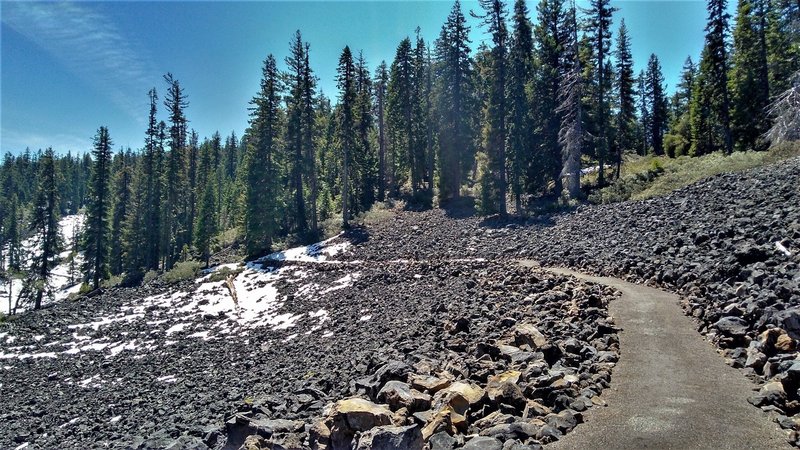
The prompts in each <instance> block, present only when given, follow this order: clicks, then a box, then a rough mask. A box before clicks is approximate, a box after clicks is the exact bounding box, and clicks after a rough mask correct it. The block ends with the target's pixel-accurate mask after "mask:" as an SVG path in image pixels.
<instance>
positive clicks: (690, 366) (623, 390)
mask: <svg viewBox="0 0 800 450" xmlns="http://www.w3.org/2000/svg"><path fill="white" fill-rule="evenodd" d="M528 263H530V262H528ZM553 272H555V273H559V274H568V275H574V276H577V277H579V278H581V279H584V280H586V281H591V282H596V283H601V284H605V285H608V286H611V287H613V288H615V289H617V290H619V291H620V292H622V297H620V298H619V299H618V300H617V301H615V302H612V303H611V305H610V308H609V311H610V313H611V315H612V317H614V318H615V320H616V322H617V324H618V325H620V326H621V327H622V328H623V330H622V331H621V332H620V333H619V336H620V355H621V358H620V362H619V364H618V365H617V367H616V369H615V370H614V379H613V382H612V384H611V387H610V388H609V389H608V390H606V391H604V393H603V398H604V399H605V400H606V401H607V402H608V405H609V407H608V408H603V409H595V410H593V411H591V412H590V413H588V414H587V415H586V422H587V424H586V425H585V426H583V427H582V428H581V430H580V432H579V433H574V434H570V435H567V436H565V437H564V438H563V439H561V440H559V441H558V442H556V443H553V444H552V446H550V447H551V448H553V449H573V448H574V449H578V448H614V449H641V448H731V449H733V448H736V449H741V448H761V449H773V448H789V446H788V445H787V443H786V438H785V437H784V434H785V432H784V431H781V430H780V428H779V427H778V426H777V424H775V423H770V420H769V419H768V417H767V415H766V414H765V413H763V412H761V411H759V410H757V409H755V408H753V407H752V406H751V405H750V404H748V403H747V397H748V395H750V392H751V390H752V389H753V387H754V385H753V384H752V383H751V382H749V381H747V380H746V379H745V378H744V377H742V376H741V374H740V373H739V372H737V371H736V370H734V369H732V368H731V367H728V366H727V365H725V363H724V361H723V359H722V358H721V357H720V356H719V355H718V354H717V353H716V352H715V351H714V349H713V348H712V347H711V346H710V345H708V343H707V342H705V341H703V339H701V338H700V336H699V335H698V334H697V332H696V331H695V330H694V327H693V324H692V321H691V320H690V319H689V318H688V317H686V316H685V315H683V314H682V312H681V309H680V307H679V306H678V297H677V296H676V295H674V294H669V293H666V292H663V291H660V290H657V289H653V288H649V287H646V286H642V285H637V284H632V283H628V282H625V281H622V280H619V279H616V278H608V277H593V276H587V275H583V274H580V273H577V272H574V271H570V270H564V269H553Z"/></svg>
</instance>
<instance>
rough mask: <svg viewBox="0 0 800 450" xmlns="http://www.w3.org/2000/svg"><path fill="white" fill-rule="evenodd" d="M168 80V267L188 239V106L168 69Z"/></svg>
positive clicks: (165, 223)
mask: <svg viewBox="0 0 800 450" xmlns="http://www.w3.org/2000/svg"><path fill="white" fill-rule="evenodd" d="M164 81H165V82H166V83H167V96H166V98H165V99H164V107H166V108H167V111H168V112H169V121H170V127H169V154H168V156H167V165H166V172H165V174H164V176H165V183H164V187H165V192H164V208H165V211H164V214H163V217H164V219H165V221H164V228H163V232H164V233H165V236H164V238H163V239H164V240H163V242H164V244H165V245H166V249H165V254H164V257H165V259H164V261H165V264H164V268H165V269H170V268H172V265H173V264H174V263H175V262H176V261H177V259H178V256H179V255H180V252H181V250H182V249H183V246H184V244H187V243H188V242H189V240H188V236H187V233H188V231H189V228H188V226H187V223H186V222H187V216H188V214H186V212H187V209H186V201H185V198H184V195H185V193H186V191H187V190H188V188H187V187H188V182H187V179H186V172H187V171H186V157H185V152H186V124H187V122H188V121H187V120H186V116H185V115H184V112H183V110H184V109H185V108H186V107H187V106H189V102H188V101H186V96H185V95H184V93H183V88H182V87H181V85H180V82H179V81H178V80H176V79H175V78H174V77H173V76H172V74H171V73H167V74H166V75H164Z"/></svg>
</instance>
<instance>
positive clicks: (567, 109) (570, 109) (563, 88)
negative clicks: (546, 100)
mask: <svg viewBox="0 0 800 450" xmlns="http://www.w3.org/2000/svg"><path fill="white" fill-rule="evenodd" d="M565 28H566V30H565V31H566V32H567V33H568V34H567V36H569V37H568V39H569V41H567V42H566V45H565V51H564V53H565V54H564V60H565V62H567V63H571V67H570V69H569V70H568V71H567V72H565V73H564V76H563V78H562V81H561V84H560V86H559V91H558V94H559V99H560V100H561V103H560V105H559V107H558V112H559V113H560V114H561V117H562V121H561V129H560V130H559V133H558V138H559V139H558V140H559V144H560V145H561V152H562V155H563V167H564V168H563V172H562V173H561V176H563V177H565V178H566V179H567V192H568V193H569V196H570V197H571V198H578V197H579V196H580V189H581V185H580V183H581V177H580V172H581V152H582V147H583V140H584V131H583V111H582V108H583V102H582V99H581V97H582V92H581V91H582V81H583V76H582V73H581V72H582V71H581V64H580V58H579V57H578V23H577V18H576V11H575V4H574V3H573V4H572V7H571V8H570V11H569V12H568V14H567V20H566V21H565Z"/></svg>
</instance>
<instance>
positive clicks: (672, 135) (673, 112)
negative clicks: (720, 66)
mask: <svg viewBox="0 0 800 450" xmlns="http://www.w3.org/2000/svg"><path fill="white" fill-rule="evenodd" d="M696 76H697V67H696V66H695V64H694V62H693V61H692V58H691V57H687V58H686V61H685V62H684V63H683V69H682V70H681V77H680V80H679V81H678V86H677V88H676V89H675V94H674V95H673V96H672V100H671V105H670V106H671V107H670V116H671V117H670V121H669V127H668V129H669V134H668V135H666V136H664V147H665V148H664V151H665V152H666V153H667V154H668V155H670V156H682V155H688V154H689V152H690V148H691V142H692V128H691V120H690V119H691V117H690V113H689V109H690V106H691V104H692V95H693V94H692V91H693V89H694V84H695V78H696Z"/></svg>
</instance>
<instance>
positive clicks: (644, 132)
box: [636, 70, 652, 155]
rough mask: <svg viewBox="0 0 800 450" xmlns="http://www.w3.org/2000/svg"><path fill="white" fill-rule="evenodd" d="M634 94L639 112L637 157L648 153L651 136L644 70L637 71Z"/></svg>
mask: <svg viewBox="0 0 800 450" xmlns="http://www.w3.org/2000/svg"><path fill="white" fill-rule="evenodd" d="M636 85H637V87H636V92H637V93H638V94H639V95H638V96H637V108H638V110H639V126H638V134H639V139H638V141H639V145H638V151H637V153H639V155H646V154H647V153H648V152H649V151H650V144H651V143H652V142H651V136H650V121H651V119H650V103H649V101H648V97H647V78H646V77H645V72H644V70H642V71H639V76H638V77H637V78H636Z"/></svg>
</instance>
